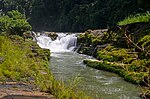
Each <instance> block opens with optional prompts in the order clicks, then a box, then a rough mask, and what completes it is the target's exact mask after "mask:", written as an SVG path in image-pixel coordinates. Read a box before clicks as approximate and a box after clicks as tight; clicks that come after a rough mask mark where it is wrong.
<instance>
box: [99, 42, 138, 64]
mask: <svg viewBox="0 0 150 99" xmlns="http://www.w3.org/2000/svg"><path fill="white" fill-rule="evenodd" d="M135 57H136V55H134V54H132V55H130V54H128V50H127V49H123V48H121V49H117V48H114V47H113V46H110V45H108V46H107V47H106V48H105V49H102V50H100V51H98V52H97V58H98V59H101V60H104V61H109V62H114V61H115V62H123V63H130V62H131V61H132V60H133V59H134V58H135Z"/></svg>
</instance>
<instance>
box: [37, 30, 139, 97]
mask: <svg viewBox="0 0 150 99" xmlns="http://www.w3.org/2000/svg"><path fill="white" fill-rule="evenodd" d="M36 41H37V43H38V44H39V46H40V47H42V48H46V49H50V51H51V53H52V55H51V60H50V68H51V71H52V73H53V74H54V76H55V78H56V79H59V80H63V81H68V80H70V79H72V78H74V77H76V76H78V77H81V78H82V82H81V83H79V86H78V87H79V89H80V90H83V91H84V92H85V93H87V94H88V95H90V96H92V97H93V99H140V98H139V97H138V96H139V92H140V91H139V90H140V88H139V87H137V86H136V85H133V84H131V83H128V82H126V81H124V80H123V78H121V77H118V75H116V74H114V73H110V72H105V71H101V70H96V69H92V68H90V67H86V65H84V64H83V60H84V59H91V57H89V56H86V55H80V54H77V53H74V52H72V50H73V49H74V48H75V46H76V42H77V37H76V35H75V34H69V35H68V34H65V33H58V37H57V39H56V40H52V39H51V38H50V37H48V36H46V35H40V36H37V37H36Z"/></svg>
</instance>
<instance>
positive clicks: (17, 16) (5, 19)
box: [0, 10, 32, 36]
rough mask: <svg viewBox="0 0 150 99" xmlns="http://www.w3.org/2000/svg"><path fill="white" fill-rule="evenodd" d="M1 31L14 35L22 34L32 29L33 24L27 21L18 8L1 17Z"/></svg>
mask: <svg viewBox="0 0 150 99" xmlns="http://www.w3.org/2000/svg"><path fill="white" fill-rule="evenodd" d="M0 24H1V25H0V31H1V32H5V33H7V34H12V35H20V36H22V34H23V33H24V32H27V31H29V30H31V29H32V28H31V25H30V24H29V23H28V22H27V20H26V18H25V17H24V15H23V14H21V13H20V12H18V11H16V10H12V11H9V12H7V13H6V15H4V16H1V17H0Z"/></svg>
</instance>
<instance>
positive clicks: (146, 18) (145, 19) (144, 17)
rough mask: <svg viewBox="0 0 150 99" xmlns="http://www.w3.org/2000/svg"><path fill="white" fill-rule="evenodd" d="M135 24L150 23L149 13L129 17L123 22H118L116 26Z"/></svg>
mask: <svg viewBox="0 0 150 99" xmlns="http://www.w3.org/2000/svg"><path fill="white" fill-rule="evenodd" d="M136 22H150V13H149V12H147V13H143V14H136V15H130V16H129V17H127V18H125V19H124V20H123V21H120V22H118V25H126V24H130V23H136Z"/></svg>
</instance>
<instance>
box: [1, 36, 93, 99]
mask: <svg viewBox="0 0 150 99" xmlns="http://www.w3.org/2000/svg"><path fill="white" fill-rule="evenodd" d="M49 59H50V51H49V50H47V49H41V48H40V47H39V46H38V45H37V44H36V42H34V41H32V40H31V39H23V38H22V37H20V36H16V35H11V36H9V37H8V36H7V37H6V36H0V81H1V82H2V83H1V85H0V86H1V87H3V88H4V90H3V91H1V94H3V95H4V97H3V98H4V99H5V97H7V96H10V95H11V96H12V95H13V97H14V98H15V97H16V95H17V94H19V92H21V93H20V94H24V95H25V97H26V96H27V97H28V96H30V94H32V93H33V92H35V91H38V92H37V94H38V95H39V96H42V97H44V95H45V94H46V96H50V99H51V98H56V99H64V98H65V99H68V98H73V99H91V98H90V97H88V96H86V95H85V94H84V93H83V92H81V91H79V90H77V89H76V88H75V87H74V85H65V84H64V83H63V82H61V81H57V80H55V78H54V77H53V74H52V73H51V71H50V68H49ZM11 82H12V83H16V84H9V85H10V86H7V84H8V83H11ZM6 86H7V88H9V89H10V91H11V90H12V91H13V92H14V93H13V94H11V92H10V91H9V92H8V90H7V88H6ZM13 86H14V87H13ZM20 87H23V90H22V88H20ZM25 87H26V88H25ZM5 88H6V89H5ZM30 88H31V89H30ZM24 89H25V90H24ZM29 89H30V90H29ZM18 91H19V92H18ZM28 91H30V92H28ZM5 92H6V93H8V94H7V95H6V94H5ZM15 92H16V93H15ZM42 92H43V93H42ZM44 93H45V94H44ZM20 94H19V95H20ZM40 94H41V95H40ZM32 95H34V94H32ZM38 95H35V96H38ZM18 97H19V96H18ZM31 97H32V98H34V96H31ZM16 99H17V98H16Z"/></svg>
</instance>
